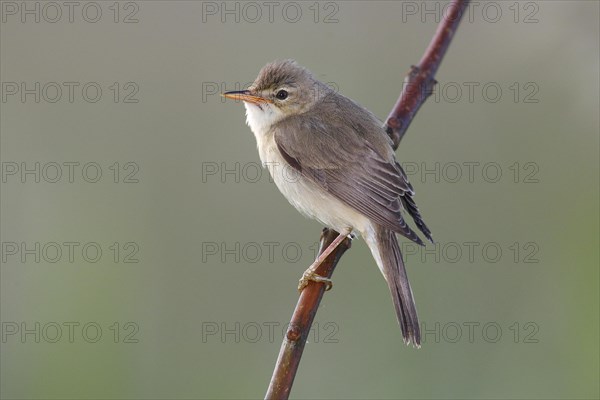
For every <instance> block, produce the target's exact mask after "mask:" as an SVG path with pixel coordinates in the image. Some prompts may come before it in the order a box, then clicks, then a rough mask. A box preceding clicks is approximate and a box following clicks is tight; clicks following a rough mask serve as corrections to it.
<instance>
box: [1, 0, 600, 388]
mask: <svg viewBox="0 0 600 400" xmlns="http://www.w3.org/2000/svg"><path fill="white" fill-rule="evenodd" d="M446 4H447V3H446V2H426V3H423V2H400V1H382V2H370V1H369V2H367V1H330V2H312V1H311V2H303V1H297V2H273V3H270V2H263V1H258V2H250V3H247V2H221V1H217V2H200V1H133V2H120V3H115V2H113V1H96V2H78V3H68V2H60V1H59V2H49V3H48V2H20V1H19V2H10V1H3V2H2V3H1V9H2V21H1V25H0V28H1V30H0V34H1V38H0V55H1V63H0V66H1V74H0V75H1V76H0V78H1V81H2V99H1V100H2V101H1V102H0V107H1V124H0V128H1V147H2V149H1V158H2V186H1V191H2V194H1V202H2V205H1V213H2V215H1V220H2V226H1V234H2V238H1V242H2V266H1V279H2V283H1V290H2V292H1V321H2V338H1V339H2V341H1V343H0V344H1V357H0V358H1V374H0V377H1V385H0V386H1V392H0V394H1V396H2V398H6V399H37V398H40V399H41V398H44V399H46V398H48V399H65V398H73V399H75V398H76V399H88V398H89V399H92V398H94V399H97V398H119V399H121V398H123V399H159V398H160V399H163V398H172V399H204V398H223V399H225V398H260V397H262V396H263V395H264V392H265V390H266V387H267V384H268V382H269V379H270V376H271V372H272V368H273V365H274V362H275V359H276V357H277V354H278V351H279V346H280V342H281V335H282V333H281V332H282V330H283V329H285V324H286V322H287V321H288V320H289V317H290V315H291V311H292V308H293V306H294V304H295V302H296V299H297V292H296V284H297V279H298V278H299V277H300V275H301V273H302V271H304V269H305V268H306V267H307V266H308V265H309V264H310V262H311V261H312V259H313V256H314V251H315V243H316V241H317V240H318V238H319V233H320V230H321V228H322V227H321V226H320V225H319V224H318V223H316V222H313V221H310V220H307V219H305V218H303V217H302V216H301V215H300V214H298V212H297V211H295V210H294V209H293V207H291V206H290V205H289V204H288V203H287V202H286V201H285V199H284V198H283V196H281V195H280V194H279V192H278V190H277V188H276V187H275V185H274V184H273V183H272V182H271V181H270V179H269V177H268V175H267V173H266V171H265V170H261V169H260V168H259V159H258V154H257V152H256V144H255V140H254V138H253V136H252V134H251V132H250V130H249V128H248V127H247V126H246V125H245V117H244V110H243V106H242V105H241V104H236V103H235V102H229V101H228V102H225V101H224V100H223V99H222V98H221V97H219V96H218V93H219V92H221V91H225V90H235V89H238V88H240V87H243V86H245V85H247V84H248V83H249V82H251V81H252V80H253V79H254V78H255V76H256V74H257V73H258V71H259V69H260V68H261V67H262V66H263V65H264V64H265V63H267V62H268V61H271V60H274V59H279V58H289V57H291V58H295V59H297V60H298V62H299V63H301V64H303V65H305V66H307V67H308V68H310V69H311V70H312V71H313V72H314V73H315V74H316V75H317V76H318V77H319V79H321V80H323V81H325V82H329V83H330V84H331V85H332V86H333V87H335V88H336V90H339V91H340V92H341V93H343V94H345V95H347V96H349V97H351V98H353V99H355V100H356V101H358V102H359V103H361V104H362V105H364V106H365V107H367V108H369V109H370V110H372V111H373V112H374V113H375V114H376V115H377V116H379V117H380V118H382V119H383V118H385V116H386V115H387V114H388V112H389V110H390V109H391V107H392V105H393V104H394V102H395V100H396V98H397V96H398V93H399V91H400V90H401V86H402V80H403V77H404V76H405V74H406V72H407V71H408V70H409V67H410V65H411V64H415V63H417V62H418V60H419V58H420V57H421V55H422V53H423V51H424V49H425V47H426V46H427V44H428V42H429V40H430V38H431V36H432V34H433V33H434V31H435V28H436V25H437V23H436V19H438V18H439V16H440V15H441V14H443V13H444V10H445V8H444V7H445V5H446ZM598 21H599V3H598V2H595V1H568V2H567V1H564V2H561V1H531V2H499V1H497V2H476V3H474V4H473V6H472V7H471V8H470V12H469V14H467V15H466V16H465V19H464V21H463V23H462V25H461V26H460V28H459V30H458V32H457V34H456V36H455V39H454V42H453V43H452V45H451V47H450V49H449V52H448V54H447V56H446V58H445V60H444V62H443V64H442V66H441V68H440V70H439V72H438V75H437V79H438V81H439V85H438V87H437V89H436V93H435V94H434V96H433V97H431V98H430V100H429V101H428V102H427V103H426V104H425V105H424V106H423V107H422V109H421V110H420V112H419V114H418V116H417V118H416V119H415V121H414V122H413V124H412V125H411V127H410V129H409V131H408V133H407V135H406V137H405V139H404V140H403V142H402V144H401V146H400V148H399V150H398V152H397V155H398V159H399V160H400V161H401V162H402V163H403V164H404V166H405V168H406V170H407V173H408V174H409V178H410V180H411V182H412V184H413V186H414V187H415V190H416V192H417V195H416V201H417V203H418V204H419V207H420V209H421V211H422V213H423V215H424V217H425V220H426V222H427V223H428V225H429V226H430V228H431V229H432V231H433V233H434V237H435V238H436V240H437V246H434V245H429V246H427V248H426V249H425V250H421V249H417V248H416V247H415V246H413V245H411V244H409V243H406V241H404V242H403V248H404V250H405V256H406V261H407V268H408V272H409V275H410V279H411V282H412V286H413V291H414V294H415V298H416V301H417V307H418V310H419V315H420V319H421V323H422V327H423V330H424V334H423V335H424V339H423V346H422V348H421V349H420V350H416V349H413V348H410V347H407V346H405V345H404V344H403V343H402V338H401V335H400V331H399V328H398V326H397V322H396V320H395V315H394V310H393V306H392V303H391V300H390V297H389V294H388V292H387V287H386V284H385V282H384V280H383V279H382V277H381V275H380V273H379V271H378V269H377V267H376V265H375V262H374V261H373V259H372V258H371V255H370V253H369V252H368V249H367V247H366V246H365V244H364V242H362V241H361V240H360V239H359V240H356V241H355V242H354V243H353V246H352V249H351V250H350V251H349V252H348V253H347V254H346V255H345V256H344V257H343V259H342V261H341V263H340V265H339V267H338V269H337V270H336V272H335V274H334V282H335V286H334V288H333V290H332V291H331V292H328V293H327V294H326V295H325V298H324V301H323V303H322V306H321V308H320V309H319V312H318V314H317V318H316V324H315V327H314V330H313V333H312V335H311V337H310V338H309V343H308V345H307V346H306V350H305V353H304V357H303V360H302V363H301V365H300V370H299V373H298V376H297V379H296V383H295V386H294V388H293V391H292V397H293V398H314V399H317V398H331V399H333V398H390V399H391V398H394V399H395V398H407V399H408V398H420V399H442V398H453V399H454V398H457V399H458V398H476V399H480V398H490V399H492V398H494V399H500V398H536V399H548V398H555V399H567V398H569V399H573V398H577V399H580V398H581V399H593V398H598V396H599V383H598V382H599V381H598V375H599V366H598V353H599V345H598V343H599V336H598V335H599V331H598V329H599V321H598V318H599V317H598V315H599V309H598V308H599V305H598V304H599V297H598V295H599V292H598V288H599V286H598V285H599V275H598V239H599V232H598V202H599V198H598V194H599V188H598V181H599V177H598V175H599V174H598V168H599V167H598V162H599V161H598V148H599V140H598V139H599V117H598V110H599V108H600V105H599V94H598V92H599V82H598V71H599V61H598V59H599V43H598V40H599V39H598V38H599V28H598V25H599V22H598Z"/></svg>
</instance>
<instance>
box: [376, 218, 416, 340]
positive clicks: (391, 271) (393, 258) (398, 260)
mask: <svg viewBox="0 0 600 400" xmlns="http://www.w3.org/2000/svg"><path fill="white" fill-rule="evenodd" d="M365 241H366V242H367V244H368V245H369V248H370V249H371V252H372V253H373V257H374V258H375V260H376V261H377V265H378V266H379V269H380V270H381V272H382V273H383V276H384V277H385V280H386V281H387V283H388V286H389V288H390V293H391V295H392V300H393V302H394V307H395V308H396V316H397V318H398V323H399V324H400V329H401V330H402V336H403V338H404V342H405V343H406V344H411V343H412V344H413V345H415V346H417V347H420V345H421V330H420V327H419V319H418V317H417V309H416V307H415V301H414V299H413V294H412V290H411V288H410V283H409V282H408V275H407V274H406V269H405V267H404V261H403V260H402V253H401V252H400V247H399V246H398V239H397V238H396V234H395V233H394V232H393V231H390V230H388V229H386V228H383V227H381V226H374V229H373V232H371V233H370V234H368V235H366V236H365Z"/></svg>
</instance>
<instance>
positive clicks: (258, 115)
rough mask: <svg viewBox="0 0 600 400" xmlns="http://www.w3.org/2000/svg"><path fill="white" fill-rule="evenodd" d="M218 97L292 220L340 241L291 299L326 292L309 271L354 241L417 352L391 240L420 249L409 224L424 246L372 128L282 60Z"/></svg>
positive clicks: (385, 145)
mask: <svg viewBox="0 0 600 400" xmlns="http://www.w3.org/2000/svg"><path fill="white" fill-rule="evenodd" d="M222 95H223V96H224V97H226V98H229V99H235V100H242V101H243V103H244V106H245V109H246V123H247V125H248V126H249V127H250V130H251V131H252V133H253V134H254V136H255V138H256V143H257V148H258V154H259V157H260V159H261V162H262V164H263V165H264V166H265V167H266V168H267V169H268V170H269V172H270V174H271V176H272V178H273V181H274V182H275V184H276V186H277V187H278V189H279V190H280V191H281V193H282V194H283V195H284V197H285V198H286V199H287V200H288V201H289V202H290V203H291V204H292V205H293V206H294V207H295V208H296V209H297V210H298V211H299V212H300V213H302V214H304V215H305V216H307V217H309V218H312V219H315V220H317V221H319V222H320V223H322V224H323V225H325V226H326V227H328V228H331V229H334V230H335V231H336V232H339V236H338V237H337V238H336V239H335V240H334V241H333V242H332V243H331V245H330V246H329V247H328V248H327V249H326V250H325V251H324V252H323V253H322V254H321V255H320V256H319V257H318V258H317V260H316V261H315V263H313V264H312V265H311V266H310V267H309V268H308V269H307V270H306V272H305V273H304V274H303V276H302V278H301V279H300V283H299V290H302V289H303V288H304V287H305V286H306V285H307V283H308V281H316V282H321V283H323V284H325V285H327V289H330V288H331V284H332V283H331V281H330V280H329V279H328V278H325V277H322V276H319V275H317V274H316V273H315V270H316V267H318V265H319V264H320V263H321V262H322V261H323V260H324V259H325V257H326V256H327V255H328V254H330V253H331V252H332V251H333V250H334V249H335V248H336V246H337V245H339V244H340V243H341V242H342V241H343V240H344V239H345V238H346V237H350V238H351V239H352V238H355V237H356V236H358V235H360V236H361V237H362V238H363V239H364V240H365V242H366V244H367V245H368V247H369V249H370V251H371V253H372V255H373V258H374V259H375V262H376V264H377V266H378V267H379V269H380V271H381V273H382V274H383V276H384V278H385V280H386V282H387V284H388V287H389V290H390V293H391V297H392V300H393V303H394V307H395V310H396V316H397V319H398V323H399V325H400V328H401V332H402V337H403V340H404V342H405V343H406V344H412V345H414V346H417V347H420V343H421V332H420V327H419V321H418V316H417V310H416V306H415V301H414V296H413V293H412V289H411V287H410V283H409V280H408V275H407V272H406V268H405V265H404V260H403V258H402V253H401V251H400V247H399V244H398V239H397V237H396V235H397V234H400V235H402V236H404V237H406V238H408V239H409V240H411V241H413V242H415V243H417V244H419V245H424V242H423V241H422V239H421V238H420V237H419V235H418V234H417V233H416V232H415V230H413V229H412V228H411V227H410V226H409V225H408V223H407V222H406V220H405V216H406V215H410V216H411V217H412V219H413V221H414V224H415V225H416V227H417V228H418V230H419V231H420V232H421V233H422V234H423V235H424V236H425V237H426V238H427V239H428V240H429V241H431V242H433V238H432V234H431V231H430V230H429V228H428V227H427V225H426V224H425V222H424V221H423V218H422V217H421V214H420V212H419V209H418V208H417V205H416V203H415V201H414V199H413V197H414V195H415V191H414V189H413V186H412V185H411V184H410V183H409V181H408V178H407V175H406V173H405V172H404V170H403V169H402V166H401V165H400V163H399V162H398V161H397V160H396V157H395V152H394V149H393V147H392V142H391V139H390V138H389V136H388V134H387V133H386V131H385V130H384V128H383V124H382V123H381V121H380V120H378V119H377V117H376V116H375V115H374V114H373V113H371V112H370V111H369V110H367V109H366V108H365V107H363V106H361V105H359V104H358V103H356V102H354V101H353V100H351V99H349V98H348V97H345V96H343V95H342V94H340V93H338V92H337V91H336V90H334V89H333V88H332V87H330V86H328V85H327V84H325V83H323V82H321V81H319V80H318V79H317V78H316V77H315V76H314V75H313V74H312V73H311V72H310V71H309V70H308V69H307V68H305V67H303V66H301V65H299V64H298V63H297V62H296V61H295V60H291V59H285V60H277V61H274V62H271V63H268V64H267V65H265V66H264V67H263V68H262V69H261V70H260V72H259V74H258V77H257V78H256V79H255V80H254V82H253V83H252V84H251V85H250V86H249V87H248V88H247V89H246V90H240V91H230V92H225V93H223V94H222Z"/></svg>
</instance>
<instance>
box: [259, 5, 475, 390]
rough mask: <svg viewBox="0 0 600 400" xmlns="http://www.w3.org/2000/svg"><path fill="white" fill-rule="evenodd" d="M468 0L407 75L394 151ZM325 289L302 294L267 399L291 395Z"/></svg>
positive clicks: (328, 269) (329, 267) (395, 119)
mask: <svg viewBox="0 0 600 400" xmlns="http://www.w3.org/2000/svg"><path fill="white" fill-rule="evenodd" d="M468 3H469V0H452V3H451V5H450V7H449V8H448V13H446V15H444V18H443V19H442V20H441V21H440V24H439V25H438V28H437V31H436V32H435V35H434V36H433V38H432V39H431V42H430V43H429V46H428V47H427V49H426V51H425V54H423V57H422V58H421V61H420V62H419V64H418V65H416V66H412V68H411V71H410V72H409V74H408V75H407V77H406V79H405V81H404V87H403V89H402V92H401V93H400V96H399V97H398V101H397V102H396V104H395V105H394V108H393V109H392V111H391V113H390V115H389V116H388V118H387V120H386V122H385V124H384V129H385V130H386V132H387V134H388V135H389V136H390V138H391V139H392V142H393V147H394V150H395V149H397V148H398V145H399V144H400V141H401V140H402V137H403V136H404V134H405V133H406V130H407V129H408V126H409V125H410V123H411V121H412V120H413V118H414V116H415V115H416V113H417V111H418V110H419V108H420V107H421V105H422V104H423V103H424V102H425V100H426V99H427V97H429V95H430V94H431V92H432V90H433V87H434V85H435V84H436V81H435V73H436V72H437V70H438V67H439V66H440V63H441V62H442V59H443V58H444V55H445V54H446V50H447V49H448V46H449V45H450V42H451V41H452V37H453V36H454V33H455V32H456V29H457V28H458V25H459V23H460V20H461V17H462V15H463V14H464V11H465V9H466V7H467V5H468ZM337 236H338V233H337V232H336V231H334V230H332V229H328V228H325V229H323V232H322V233H321V240H320V247H319V254H321V253H322V252H323V250H325V249H326V248H327V247H328V246H329V244H331V242H332V241H333V240H334V239H335V238H336V237H337ZM349 248H350V239H345V240H344V241H343V242H342V243H341V244H340V245H339V246H338V247H337V248H336V250H334V251H333V252H332V253H331V254H330V255H329V256H328V257H327V258H326V259H325V262H323V263H322V264H321V265H320V266H319V268H318V269H317V270H316V273H317V274H318V275H320V276H325V277H328V278H330V277H331V275H332V274H333V271H334V270H335V267H336V266H337V263H338V261H339V260H340V258H341V257H342V255H343V254H344V253H345V252H346V250H348V249H349ZM324 292H325V285H323V284H320V283H316V282H312V281H311V282H309V284H308V286H306V287H305V288H304V290H303V291H302V293H301V294H300V298H299V299H298V303H297V304H296V309H295V310H294V314H293V315H292V319H291V321H290V324H289V327H288V329H287V332H286V335H285V337H284V338H283V343H282V344H281V349H280V351H279V356H278V358H277V363H276V364H275V369H274V371H273V376H272V377H271V382H270V384H269V388H268V389H267V394H266V395H265V399H269V400H280V399H287V398H288V397H289V395H290V391H291V389H292V384H293V383H294V378H295V377H296V372H297V370H298V365H299V364H300V359H301V357H302V352H303V351H304V345H305V344H306V339H307V337H308V334H309V331H310V328H311V326H312V323H313V320H314V317H315V315H316V313H317V309H318V308H319V304H320V303H321V299H322V298H323V294H324Z"/></svg>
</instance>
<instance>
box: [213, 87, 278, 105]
mask: <svg viewBox="0 0 600 400" xmlns="http://www.w3.org/2000/svg"><path fill="white" fill-rule="evenodd" d="M221 96H223V97H227V98H228V99H234V100H242V101H247V102H248V103H253V104H257V105H260V104H264V103H273V101H271V100H269V99H265V98H264V97H260V96H255V95H253V94H252V92H250V91H249V90H239V91H235V92H225V93H222V94H221Z"/></svg>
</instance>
